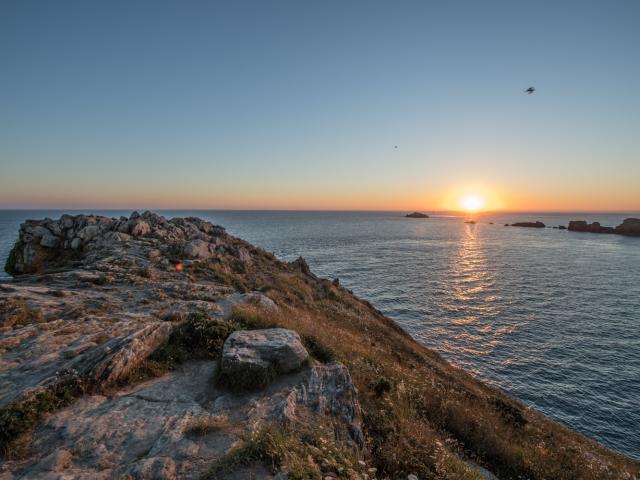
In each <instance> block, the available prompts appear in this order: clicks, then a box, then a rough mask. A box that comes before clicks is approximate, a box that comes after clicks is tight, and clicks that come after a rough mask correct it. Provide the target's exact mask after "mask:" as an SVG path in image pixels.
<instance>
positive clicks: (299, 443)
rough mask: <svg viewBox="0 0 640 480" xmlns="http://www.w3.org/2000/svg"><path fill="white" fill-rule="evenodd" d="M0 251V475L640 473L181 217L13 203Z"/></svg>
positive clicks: (305, 275) (306, 279)
mask: <svg viewBox="0 0 640 480" xmlns="http://www.w3.org/2000/svg"><path fill="white" fill-rule="evenodd" d="M625 228H629V229H631V230H633V228H634V224H633V222H631V223H629V224H628V225H627V226H626V227H625ZM6 270H7V271H8V272H10V273H12V274H13V275H14V277H15V278H14V280H13V281H10V282H6V283H4V284H0V456H2V459H1V460H2V461H1V462H0V480H13V479H18V478H34V479H45V478H47V479H48V478H68V479H94V478H97V479H121V478H126V479H168V480H169V479H195V478H202V477H205V478H236V479H241V478H256V479H270V478H278V479H281V480H282V479H286V478H292V479H293V478H322V479H326V478H333V479H337V478H350V479H354V480H357V479H360V480H373V479H376V478H377V479H383V478H394V479H395V478H408V477H411V478H420V479H422V478H476V479H477V478H493V477H491V473H489V472H493V473H495V474H496V475H497V476H498V477H500V478H515V477H517V476H520V477H523V478H525V477H526V478H531V479H534V480H542V479H543V478H544V479H546V478H584V479H588V480H589V479H596V478H597V479H600V478H605V479H614V478H616V479H617V478H628V479H630V480H631V479H634V478H637V476H638V472H639V467H638V465H637V464H636V463H634V462H633V461H631V460H629V459H626V458H624V457H621V456H619V455H617V454H615V453H613V452H611V451H609V450H607V449H605V448H603V447H601V446H599V445H597V444H595V443H594V442H592V441H590V440H588V439H585V438H584V437H582V436H580V435H578V434H575V433H573V432H571V431H569V430H567V429H566V428H564V427H562V426H560V425H558V424H555V423H553V422H551V421H550V420H548V419H546V418H545V417H542V416H540V415H538V414H537V413H535V412H533V411H531V410H529V409H527V408H525V407H524V406H523V405H521V404H520V403H518V402H516V401H514V400H512V399H510V398H508V397H506V396H505V395H503V394H502V393H500V392H498V391H496V390H494V389H492V388H490V387H488V386H486V385H483V384H482V383H480V382H478V381H476V380H474V379H472V378H471V377H470V376H468V375H467V374H466V373H464V372H462V371H460V370H458V369H456V368H454V367H452V366H450V365H449V364H448V363H447V362H445V361H444V360H442V359H441V358H440V357H439V356H438V355H437V354H436V353H434V352H432V351H430V350H428V349H426V348H425V347H423V346H421V345H419V344H418V343H417V342H415V341H414V340H413V339H412V338H411V337H410V336H409V335H407V334H406V333H405V332H404V331H402V329H400V328H399V327H398V326H397V325H396V324H395V323H394V322H393V321H391V320H390V319H388V318H386V317H384V316H383V315H382V314H381V313H380V312H379V311H377V310H376V309H375V308H374V307H372V306H371V305H370V304H369V303H368V302H366V301H364V300H361V299H359V298H357V297H355V296H354V295H353V294H352V293H351V292H350V291H348V290H347V289H345V288H343V287H342V286H341V285H340V283H339V282H338V281H333V282H331V281H328V280H324V279H320V278H318V277H316V276H315V275H314V274H313V273H312V272H311V270H310V268H309V266H308V265H307V263H306V262H305V261H304V259H302V258H299V259H298V260H296V261H295V262H291V263H284V262H280V261H278V260H277V259H276V258H275V257H274V256H273V255H272V254H270V253H268V252H265V251H263V250H261V249H259V248H256V247H254V246H252V245H250V244H249V243H247V242H244V241H242V240H240V239H238V238H235V237H233V236H231V235H228V234H227V233H226V232H225V230H224V229H223V228H222V227H219V226H216V225H212V224H210V223H208V222H205V221H202V220H200V219H197V218H176V219H171V220H167V219H165V218H163V217H161V216H158V215H156V214H153V213H150V212H145V213H143V214H142V215H140V214H137V213H135V212H134V213H133V214H132V215H131V216H130V217H129V218H124V217H122V218H120V219H111V218H106V217H100V216H93V215H77V216H70V215H63V216H62V217H61V218H60V219H58V220H52V219H44V220H40V221H37V220H30V221H27V222H25V223H24V224H23V225H22V226H21V228H20V232H19V236H18V239H17V241H16V243H15V246H14V248H13V250H12V252H11V254H10V256H9V258H8V261H7V265H6ZM541 439H544V440H541ZM523 458H526V462H523V461H522V459H523ZM479 476H480V477H479Z"/></svg>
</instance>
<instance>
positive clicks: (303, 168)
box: [0, 0, 640, 211]
mask: <svg viewBox="0 0 640 480" xmlns="http://www.w3.org/2000/svg"><path fill="white" fill-rule="evenodd" d="M638 25H640V2H638V1H637V0H628V1H625V0H615V1H605V0H601V1H591V0H580V1H562V0H554V1H536V2H530V1H527V2H524V1H518V0H505V1H491V0H487V1H482V2H479V1H477V0H470V1H456V0H452V1H444V0H443V1H426V0H422V1H404V0H395V1H391V0H389V1H375V0H368V1H361V2H359V1H349V0H340V1H333V0H326V1H315V2H312V1H299V0H297V1H279V0H271V1H251V2H250V1H243V0H239V1H233V2H232V1H229V2H213V1H177V0H176V1H162V0H154V1H146V2H145V1H136V2H132V1H119V0H113V1H108V2H98V1H92V0H82V1H66V0H60V1H57V2H51V1H44V0H43V1H32V0H3V1H2V2H0V208H202V209H208V208H211V209H217V208H220V209H329V210H405V209H407V210H409V209H410V210H428V211H433V210H447V209H455V208H456V207H457V206H458V205H459V203H460V199H461V198H463V197H464V196H466V195H470V194H474V195H477V196H480V197H482V199H483V200H484V203H485V208H487V209H490V210H508V211H519V210H521V211H578V210H581V211H638V210H640V91H639V88H638V86H640V28H638ZM529 86H534V87H535V88H536V89H537V90H536V92H535V93H534V94H533V95H527V94H526V93H525V92H524V90H525V89H526V88H528V87H529ZM396 147H397V148H396Z"/></svg>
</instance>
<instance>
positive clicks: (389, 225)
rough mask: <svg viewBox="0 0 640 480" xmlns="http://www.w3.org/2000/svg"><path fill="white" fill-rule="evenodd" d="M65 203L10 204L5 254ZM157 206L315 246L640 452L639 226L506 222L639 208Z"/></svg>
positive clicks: (510, 376) (486, 366) (583, 421)
mask: <svg viewBox="0 0 640 480" xmlns="http://www.w3.org/2000/svg"><path fill="white" fill-rule="evenodd" d="M61 213H63V212H60V211H24V210H23V211H0V262H2V265H4V261H5V259H6V256H7V254H8V252H9V250H10V248H11V245H12V244H13V242H14V241H15V239H16V236H17V232H18V227H19V225H20V223H21V222H22V221H24V220H25V219H27V218H43V217H45V216H48V217H52V218H55V217H58V216H59V215H60V214H61ZM70 213H73V212H70ZM84 213H89V212H84ZM91 213H100V214H104V215H109V216H119V215H121V214H124V215H128V214H129V213H130V212H129V211H127V212H120V211H107V212H104V211H102V212H100V211H94V212H91ZM158 213H161V214H163V215H165V216H168V217H173V216H188V215H193V216H199V217H202V218H204V219H206V220H210V221H212V222H214V223H217V224H220V225H222V226H224V227H226V228H227V230H228V231H229V233H231V234H234V235H237V236H239V237H241V238H243V239H245V240H248V241H249V242H251V243H254V244H256V245H259V246H261V247H263V248H264V249H266V250H268V251H271V252H273V253H274V254H275V255H277V256H278V257H279V258H281V259H283V260H293V259H295V258H297V257H298V256H300V255H302V256H303V257H304V258H305V259H306V260H307V262H308V263H309V265H310V267H311V269H312V270H313V272H315V273H316V274H317V275H319V276H322V277H327V278H331V279H333V278H339V279H340V282H341V283H342V284H343V285H344V286H345V287H347V288H349V289H351V290H353V291H354V293H356V294H357V295H359V296H361V297H363V298H366V299H367V300H369V301H371V303H373V305H375V306H376V307H377V308H379V309H380V310H381V311H383V312H384V313H385V314H386V315H388V316H389V317H391V318H393V319H394V320H396V321H397V322H398V323H399V324H400V325H401V326H402V327H403V328H404V329H405V330H407V331H408V332H409V333H410V334H411V335H413V336H414V337H415V338H416V339H417V340H418V341H420V342H422V343H423V344H425V345H426V346H428V347H430V348H433V349H435V350H437V351H438V352H440V353H441V354H442V355H443V356H444V357H445V358H446V359H447V360H448V361H450V362H451V363H452V364H454V365H457V366H459V367H462V368H464V369H466V370H467V371H469V372H471V373H472V374H473V375H475V376H477V377H479V378H480V379H482V380H484V381H486V382H488V383H490V384H492V385H494V386H496V387H498V388H500V389H502V390H503V391H505V392H506V393H507V394H508V395H511V396H512V397H514V398H517V399H519V400H521V401H522V402H524V403H525V404H526V405H529V406H531V407H533V408H535V409H537V410H539V411H541V412H542V413H544V414H546V415H548V416H549V417H551V418H553V419H555V420H557V421H560V422H562V423H564V424H566V425H568V426H569V427H571V428H573V429H575V430H577V431H580V432H582V433H584V434H585V435H587V436H589V437H591V438H594V439H596V440H598V441H599V442H601V443H603V444H604V445H607V446H609V447H611V448H613V449H615V450H618V451H620V452H622V453H625V454H626V455H629V456H631V457H633V458H635V459H640V407H639V406H638V397H639V396H640V238H629V237H623V236H619V235H603V234H589V233H575V232H568V231H566V230H557V229H551V228H545V229H534V228H516V227H504V226H503V225H504V224H505V223H513V222H515V221H535V220H540V221H542V222H544V223H545V224H546V225H547V226H558V225H567V224H568V222H569V220H579V219H584V220H588V221H599V222H600V223H601V224H602V225H607V226H615V225H618V224H619V223H621V222H622V220H623V219H624V218H627V217H632V216H634V217H640V214H639V213H635V214H602V213H594V214H586V213H575V214H535V213H517V214H484V215H480V216H476V217H475V219H476V220H477V222H476V224H468V223H465V221H464V220H465V219H466V218H467V217H465V216H460V215H447V214H433V215H432V216H431V218H429V219H409V218H404V216H403V213H399V212H289V211H158ZM405 213H406V212H405ZM491 222H493V223H491ZM2 275H4V274H2ZM0 278H3V280H4V281H6V280H7V276H6V275H5V276H4V277H1V276H0Z"/></svg>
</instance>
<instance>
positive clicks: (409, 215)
mask: <svg viewBox="0 0 640 480" xmlns="http://www.w3.org/2000/svg"><path fill="white" fill-rule="evenodd" d="M405 218H429V215H427V214H426V213H420V212H413V213H407V214H406V215H405Z"/></svg>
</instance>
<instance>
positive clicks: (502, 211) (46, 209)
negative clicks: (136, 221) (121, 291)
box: [0, 207, 640, 215]
mask: <svg viewBox="0 0 640 480" xmlns="http://www.w3.org/2000/svg"><path fill="white" fill-rule="evenodd" d="M0 211H3V212H11V211H13V212H21V211H25V212H28V211H31V212H33V211H44V212H60V211H70V212H81V211H103V212H122V211H130V212H134V211H138V212H144V211H151V212H154V211H155V212H157V211H173V212H330V213H340V212H344V213H367V212H369V213H403V212H407V213H411V212H421V213H427V214H428V213H431V214H443V213H447V214H451V213H457V214H464V215H486V214H508V213H529V214H538V213H539V214H565V213H585V214H587V213H594V214H640V209H636V210H633V209H631V210H584V209H580V210H577V209H576V210H508V209H496V210H481V211H476V212H468V211H464V210H453V209H451V210H446V209H390V210H384V209H380V210H379V209H323V208H185V207H180V208H175V207H154V208H149V207H137V208H132V207H122V208H118V207H115V208H114V207H73V208H65V207H62V208H58V207H43V208H39V207H18V208H15V207H12V208H7V207H0Z"/></svg>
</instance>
